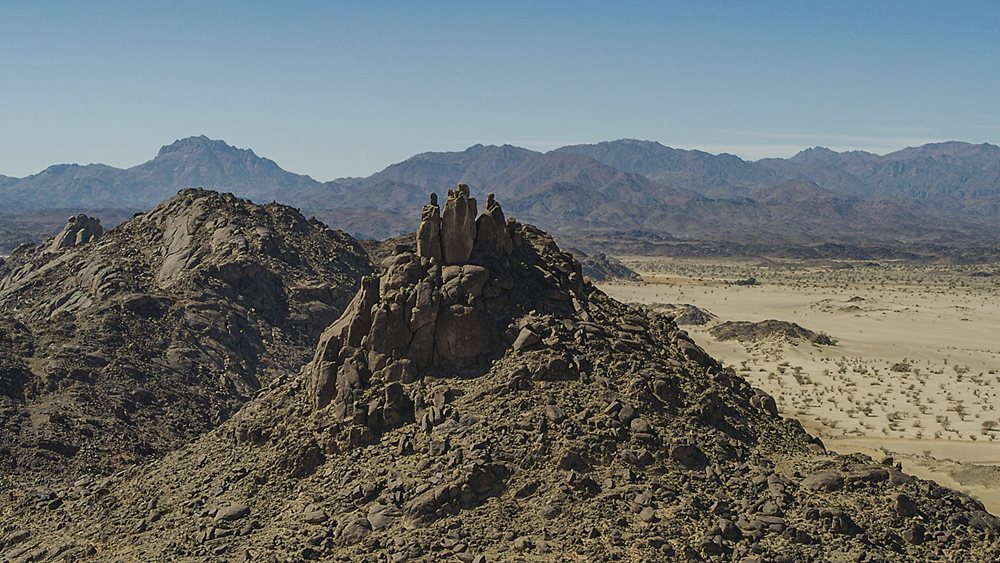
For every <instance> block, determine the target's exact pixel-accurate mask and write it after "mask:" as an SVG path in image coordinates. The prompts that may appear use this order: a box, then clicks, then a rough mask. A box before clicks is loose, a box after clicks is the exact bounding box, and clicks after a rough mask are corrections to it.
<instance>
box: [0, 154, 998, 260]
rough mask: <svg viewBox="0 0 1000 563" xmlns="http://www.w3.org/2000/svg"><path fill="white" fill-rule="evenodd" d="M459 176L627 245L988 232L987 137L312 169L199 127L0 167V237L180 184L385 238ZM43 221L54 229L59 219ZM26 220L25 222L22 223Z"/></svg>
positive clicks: (814, 241) (593, 237) (443, 157)
mask: <svg viewBox="0 0 1000 563" xmlns="http://www.w3.org/2000/svg"><path fill="white" fill-rule="evenodd" d="M459 182H461V183H467V184H469V185H471V186H474V187H475V188H476V189H477V190H478V191H479V192H480V193H482V192H487V191H492V192H495V193H496V194H497V196H498V197H501V198H502V199H503V200H504V201H505V202H508V203H507V207H508V209H509V212H510V213H513V214H514V215H516V216H518V217H520V218H523V219H525V220H528V221H532V222H534V223H536V224H538V225H540V226H541V227H543V228H546V229H548V230H550V231H552V232H554V233H555V234H556V236H557V237H562V238H563V239H569V240H571V241H572V243H573V244H574V245H582V246H587V245H589V246H591V247H599V246H601V244H602V242H601V241H612V242H614V243H616V244H618V245H620V244H621V243H622V241H634V242H635V243H636V244H634V245H632V248H633V249H634V248H637V247H643V249H644V250H643V251H644V252H659V253H669V252H671V250H670V249H671V248H673V247H675V246H676V244H674V243H676V242H677V241H682V242H684V243H687V242H691V241H707V242H713V243H724V242H728V243H732V244H741V245H763V246H764V247H766V248H772V249H773V248H776V247H777V246H785V245H791V246H794V247H802V246H815V245H819V244H831V243H832V244H839V245H848V246H851V247H852V248H870V247H872V246H889V247H892V248H896V249H900V251H901V252H902V251H903V250H902V249H906V248H920V247H923V248H926V247H935V248H937V247H946V248H947V247H953V246H956V245H960V246H962V247H964V248H970V247H983V248H989V247H992V246H994V244H993V243H994V241H995V240H996V239H997V237H998V236H1000V221H998V219H1000V147H997V146H994V145H990V144H980V145H974V144H969V143H964V142H957V141H956V142H946V143H935V144H928V145H923V146H920V147H911V148H906V149H903V150H900V151H896V152H893V153H890V154H886V155H876V154H872V153H867V152H861V151H851V152H842V153H839V152H835V151H832V150H830V149H826V148H822V147H817V148H811V149H806V150H804V151H802V152H800V153H799V154H797V155H795V156H793V157H791V158H787V159H781V158H770V159H763V160H759V161H756V162H754V161H747V160H743V159H741V158H739V157H737V156H734V155H731V154H718V155H715V154H710V153H707V152H703V151H698V150H684V149H676V148H671V147H667V146H664V145H662V144H660V143H657V142H652V141H638V140H631V139H622V140H617V141H607V142H601V143H596V144H587V145H571V146H565V147H562V148H559V149H556V150H554V151H550V152H547V153H539V152H535V151H531V150H528V149H524V148H520V147H515V146H511V145H503V146H484V145H474V146H472V147H469V148H468V149H466V150H464V151H460V152H427V153H422V154H418V155H415V156H413V157H411V158H409V159H407V160H405V161H403V162H399V163H396V164H392V165H390V166H388V167H387V168H385V169H384V170H382V171H380V172H377V173H375V174H373V175H371V176H368V177H366V178H339V179H335V180H333V181H329V182H321V181H318V180H315V179H313V178H310V177H309V176H304V175H299V174H294V173H292V172H288V171H286V170H284V169H282V168H281V167H280V166H278V164H276V163H275V162H274V161H272V160H270V159H267V158H263V157H260V156H258V155H256V154H255V153H254V152H253V151H251V150H248V149H238V148H235V147H232V146H230V145H228V144H227V143H225V142H224V141H219V140H211V139H208V138H206V137H204V136H202V137H190V138H186V139H181V140H178V141H176V142H174V143H172V144H170V145H168V146H165V147H163V148H162V149H160V151H159V153H158V154H157V156H156V157H155V158H153V159H152V160H150V161H148V162H146V163H143V164H140V165H138V166H134V167H132V168H128V169H119V168H113V167H110V166H105V165H101V164H91V165H86V166H81V165H75V164H61V165H55V166H51V167H49V168H47V169H45V170H43V171H42V172H40V173H38V174H35V175H32V176H28V177H25V178H10V177H0V209H2V211H0V233H9V232H11V231H14V232H15V234H16V233H17V232H21V233H22V235H21V236H20V238H18V237H17V236H14V235H6V234H5V236H6V238H5V240H4V241H0V244H2V243H6V246H7V249H8V250H9V247H10V246H11V245H12V244H14V243H16V242H23V239H25V238H30V237H26V236H25V235H24V234H23V231H18V230H17V229H16V228H14V227H13V226H15V222H14V219H13V218H12V217H13V216H16V217H17V218H18V219H17V221H20V222H25V221H28V222H29V223H30V222H31V221H30V219H31V218H32V217H36V216H52V215H53V214H54V212H55V211H57V210H59V211H67V212H69V213H76V212H79V211H94V210H98V209H100V210H102V211H101V212H96V213H95V214H97V215H98V216H101V217H102V218H104V220H105V221H106V222H117V221H120V220H121V218H123V217H124V216H127V215H126V214H125V213H124V211H125V210H128V211H138V210H145V209H148V208H150V207H151V206H153V205H155V204H156V203H157V202H159V201H161V200H163V199H165V198H167V197H169V196H171V195H172V194H173V193H175V192H176V191H177V190H178V189H180V188H185V187H193V186H198V187H206V188H211V189H216V190H220V191H228V192H232V193H234V194H235V195H238V196H240V197H245V198H250V199H253V200H260V201H272V200H274V201H278V202H281V203H286V204H289V205H293V206H296V207H299V208H300V209H302V210H303V212H305V213H307V214H311V215H315V216H316V217H317V218H319V219H321V220H323V221H324V222H326V223H328V224H330V225H331V226H334V227H337V228H340V229H343V230H345V231H348V232H350V233H351V234H353V235H355V236H358V237H362V238H386V237H391V236H398V235H401V234H404V233H407V232H410V231H412V226H413V224H415V221H416V220H417V218H418V216H417V210H419V207H420V205H421V204H422V203H424V202H426V200H427V197H428V196H427V194H428V192H431V191H434V192H438V193H439V194H441V195H443V193H442V192H443V191H444V190H446V189H447V188H448V187H449V186H452V185H454V184H456V183H459ZM63 214H65V213H63ZM39 221H41V220H39ZM39 221H36V222H35V223H38V222H39ZM42 222H44V221H42ZM46 226H47V227H48V229H49V230H50V231H53V232H54V231H55V230H57V229H58V227H59V226H61V221H60V223H59V224H56V223H53V224H52V225H48V224H47V223H46ZM108 226H110V225H108ZM32 232H33V233H34V236H36V237H37V232H38V228H37V224H36V225H35V229H34V231H32ZM650 245H652V247H651V246H650ZM2 250H4V249H3V248H0V251H2Z"/></svg>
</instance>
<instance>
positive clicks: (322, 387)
mask: <svg viewBox="0 0 1000 563" xmlns="http://www.w3.org/2000/svg"><path fill="white" fill-rule="evenodd" d="M475 205H476V204H475V200H474V199H471V198H470V197H469V190H468V187H467V186H465V185H459V186H458V187H457V188H455V189H454V190H451V191H450V192H449V200H448V204H446V212H445V216H444V217H443V218H441V219H439V218H438V216H437V205H436V202H435V200H434V198H433V196H432V199H431V203H430V204H428V205H427V206H426V207H425V208H424V214H423V219H422V220H421V223H420V226H419V227H418V228H417V252H416V253H415V254H414V253H411V252H403V253H400V254H398V255H395V256H392V257H389V258H387V259H386V260H385V261H384V262H383V264H382V267H383V274H382V275H381V276H380V277H378V278H374V277H369V278H365V279H364V280H363V281H362V284H361V290H360V291H359V292H358V294H357V295H356V296H355V297H354V300H353V301H352V302H351V304H350V305H349V306H348V308H347V310H346V311H345V313H344V315H343V316H342V317H341V318H340V319H339V320H337V321H336V322H335V323H333V324H332V325H330V327H329V328H328V329H327V330H326V331H325V332H324V333H323V336H322V337H321V340H320V344H319V346H318V348H317V351H316V355H315V357H314V359H313V362H312V364H311V366H310V372H311V374H312V375H311V384H310V389H312V394H313V399H314V402H315V406H316V407H317V408H325V407H327V406H328V405H332V407H331V408H332V417H333V419H334V420H335V421H337V422H338V423H344V422H347V423H349V425H353V426H355V427H357V428H356V430H355V432H354V433H352V434H350V436H351V437H352V440H353V441H357V440H359V439H361V438H362V437H364V439H363V440H362V441H367V440H371V439H373V438H374V437H375V436H376V435H377V433H378V432H380V431H381V430H383V429H384V428H385V427H387V426H390V427H391V425H389V424H387V421H400V420H401V419H402V418H401V416H399V413H391V414H390V412H389V411H394V410H395V409H397V407H398V404H395V403H399V401H389V398H388V396H387V395H386V396H383V394H382V392H381V389H382V388H383V387H384V388H385V389H389V388H390V386H392V388H393V389H399V388H398V387H396V386H397V385H399V384H404V385H408V384H411V383H414V382H415V381H418V380H421V379H423V378H424V377H425V376H428V375H432V376H435V377H442V376H454V375H462V374H468V373H475V372H476V371H479V370H482V369H483V368H484V367H485V366H487V365H488V364H489V362H490V361H492V360H494V359H495V358H497V357H499V356H501V355H502V354H503V353H504V351H505V350H506V349H507V348H508V347H509V346H510V345H511V344H510V342H511V337H510V335H511V334H516V333H512V332H511V331H513V330H515V329H514V328H513V327H510V326H509V325H510V322H511V320H512V319H513V318H515V315H516V314H517V313H518V312H523V311H525V310H526V309H525V307H526V306H527V305H529V304H531V303H533V302H536V301H537V300H538V298H539V297H541V298H542V299H543V300H544V301H546V303H541V304H540V306H541V307H543V308H546V309H552V308H553V307H555V308H559V309H564V310H570V311H572V310H573V307H574V304H575V306H576V307H580V304H581V303H582V302H584V301H585V300H586V297H585V295H584V286H583V283H582V276H581V274H580V267H579V264H577V263H576V262H575V261H573V260H572V258H571V257H569V256H568V255H563V256H561V262H560V266H561V270H555V271H549V268H547V267H544V265H543V264H542V263H541V261H540V259H539V249H536V248H535V247H534V246H533V245H532V244H533V243H532V241H530V240H528V239H525V238H524V235H523V234H522V229H523V227H521V226H519V225H517V224H516V223H511V224H508V222H507V220H506V218H505V217H504V214H503V210H502V209H501V207H500V204H499V203H498V202H497V201H496V200H495V198H494V197H493V195H492V194H490V195H489V197H488V199H487V206H486V210H485V211H484V213H483V214H482V215H481V216H479V217H478V218H472V219H470V217H469V215H468V213H470V212H471V211H474V210H475ZM449 209H450V211H449ZM438 233H440V237H438V236H436V235H437V234H438ZM546 242H547V245H551V242H550V241H546ZM439 246H440V251H439ZM542 251H543V252H547V253H557V252H558V250H557V249H555V247H554V245H551V246H547V247H546V248H544V249H542ZM439 257H443V263H442V262H441V261H440V260H439ZM449 257H450V259H449ZM459 257H463V258H461V260H458V258H459ZM456 260H458V261H456ZM539 273H542V274H543V275H542V277H541V278H540V279H539V278H538V275H539ZM539 286H541V287H539ZM535 289H537V290H538V291H537V292H536V295H535V296H534V297H532V296H531V295H532V293H533V290H535ZM516 345H517V344H516V343H515V346H516ZM394 394H397V395H400V394H401V395H402V396H403V398H402V399H400V401H402V402H404V403H405V402H408V401H409V399H408V398H406V397H405V392H403V391H399V392H398V393H397V392H394ZM361 427H364V431H363V432H362V431H360V430H359V429H360V428H361Z"/></svg>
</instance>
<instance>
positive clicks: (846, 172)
mask: <svg viewBox="0 0 1000 563" xmlns="http://www.w3.org/2000/svg"><path fill="white" fill-rule="evenodd" d="M758 163H759V164H760V165H761V166H762V167H764V168H768V169H770V170H772V171H774V172H775V173H777V174H780V175H782V176H784V177H789V178H802V179H808V180H811V181H813V182H815V183H817V184H819V185H821V186H823V187H824V188H826V189H829V190H832V191H835V192H838V193H844V194H854V195H859V196H861V197H865V198H869V199H870V198H898V197H909V198H915V199H935V198H944V197H950V198H958V199H975V198H979V197H986V196H993V195H1000V147H997V146H995V145H990V144H985V143H984V144H981V145H973V144H970V143H962V142H958V141H952V142H947V143H934V144H929V145H923V146H920V147H910V148H905V149H903V150H899V151H896V152H893V153H889V154H887V155H885V156H879V155H876V154H871V153H867V152H861V151H852V152H844V153H838V152H834V151H831V150H829V149H825V148H821V147H818V148H813V149H807V150H805V151H802V152H800V153H799V154H797V155H795V156H793V157H792V158H789V159H780V158H770V159H764V160H761V161H758Z"/></svg>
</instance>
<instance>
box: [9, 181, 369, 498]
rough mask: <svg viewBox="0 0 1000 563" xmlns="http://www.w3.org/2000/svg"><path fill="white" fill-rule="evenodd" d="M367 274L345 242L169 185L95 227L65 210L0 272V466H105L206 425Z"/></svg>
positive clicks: (276, 367)
mask: <svg viewBox="0 0 1000 563" xmlns="http://www.w3.org/2000/svg"><path fill="white" fill-rule="evenodd" d="M371 271H372V268H371V265H370V264H369V262H368V259H367V255H366V254H365V252H364V250H363V249H362V248H361V247H360V245H359V244H358V243H357V242H356V241H354V240H353V239H352V238H350V237H349V236H347V235H345V234H343V233H339V232H335V231H331V230H330V229H328V228H326V227H325V226H323V225H322V224H319V223H314V222H310V221H307V220H306V219H305V218H303V217H302V216H301V215H300V214H299V213H298V212H297V211H296V210H294V209H291V208H288V207H285V206H281V205H266V206H258V205H254V204H252V203H250V202H247V201H244V200H240V199H237V198H235V197H233V196H231V195H221V194H218V193H214V192H208V191H202V190H183V191H181V192H180V193H179V194H178V195H177V196H176V197H173V198H171V199H169V200H167V201H165V202H164V203H162V204H161V205H159V206H157V207H156V208H154V209H153V210H151V211H150V212H149V213H146V214H138V215H136V216H135V217H134V218H133V219H131V220H130V221H127V222H125V223H124V224H122V225H120V226H119V227H117V228H115V229H113V230H112V231H109V232H107V233H105V232H104V231H103V229H102V227H101V225H100V222H99V221H97V220H95V219H91V218H89V217H87V216H85V215H78V216H75V217H71V218H70V221H69V223H68V224H67V226H66V228H65V229H64V230H63V231H62V232H61V233H60V234H59V235H58V236H56V237H55V238H54V239H52V240H50V241H49V242H47V243H43V244H41V245H38V246H34V247H22V248H21V249H19V250H18V251H17V252H15V253H14V254H13V255H12V256H11V257H10V258H9V259H8V260H7V261H6V263H5V264H4V265H3V266H2V267H0V428H3V432H2V433H0V468H2V469H0V473H2V474H5V475H11V474H19V475H35V476H37V477H39V478H43V477H46V476H48V475H50V474H58V473H62V472H70V473H72V472H75V471H110V470H113V469H116V468H119V467H123V466H125V465H128V464H130V463H132V462H134V461H136V460H141V459H143V458H145V457H146V456H149V455H152V454H156V453H162V452H164V451H167V450H169V449H172V448H174V447H176V446H178V445H179V444H182V443H184V442H185V441H187V440H190V439H191V438H193V437H195V436H197V435H199V434H201V433H203V432H205V431H207V430H209V429H211V428H212V427H214V426H215V425H217V424H218V423H220V422H222V421H223V420H225V419H226V418H228V417H229V416H230V415H231V414H232V413H233V412H235V411H236V410H237V409H238V408H239V407H240V405H241V404H242V403H243V402H245V401H246V400H247V399H249V398H250V397H252V396H253V395H254V393H256V391H257V390H258V389H259V388H260V387H261V385H266V384H267V383H268V382H269V381H270V380H271V379H272V378H273V377H274V374H276V373H286V372H288V371H291V370H296V369H298V367H299V366H301V365H302V363H303V362H304V361H306V360H307V359H308V357H309V354H310V351H311V349H312V347H313V346H314V345H315V342H316V339H317V338H318V336H319V334H320V333H321V332H322V330H323V329H324V328H325V327H326V325H328V324H329V323H330V322H331V321H332V320H334V319H336V318H337V317H338V316H339V315H340V314H341V313H342V312H343V310H344V307H345V306H346V305H347V303H348V301H349V300H350V298H351V295H352V294H353V293H354V291H356V289H357V287H358V281H359V280H360V278H361V277H362V276H363V275H365V274H367V273H370V272H371ZM40 470H41V471H40ZM2 480H3V478H0V481H2ZM5 484H8V483H3V482H0V486H3V485H5Z"/></svg>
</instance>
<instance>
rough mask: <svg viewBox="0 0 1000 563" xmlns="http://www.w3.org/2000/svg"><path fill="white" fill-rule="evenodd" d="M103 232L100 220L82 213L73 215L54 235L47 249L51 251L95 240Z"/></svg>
mask: <svg viewBox="0 0 1000 563" xmlns="http://www.w3.org/2000/svg"><path fill="white" fill-rule="evenodd" d="M103 234H104V227H102V226H101V220H100V219H96V218H94V217H88V216H86V215H84V214H82V213H81V214H79V215H75V216H73V217H70V218H69V221H68V222H67V223H66V227H64V228H63V230H62V232H60V233H59V234H58V235H56V238H55V239H54V240H53V241H52V244H51V245H50V246H49V249H50V250H52V251H56V250H60V249H63V248H69V247H71V246H77V245H79V244H84V243H88V242H92V241H94V240H97V239H98V238H99V237H100V236H101V235H103Z"/></svg>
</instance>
